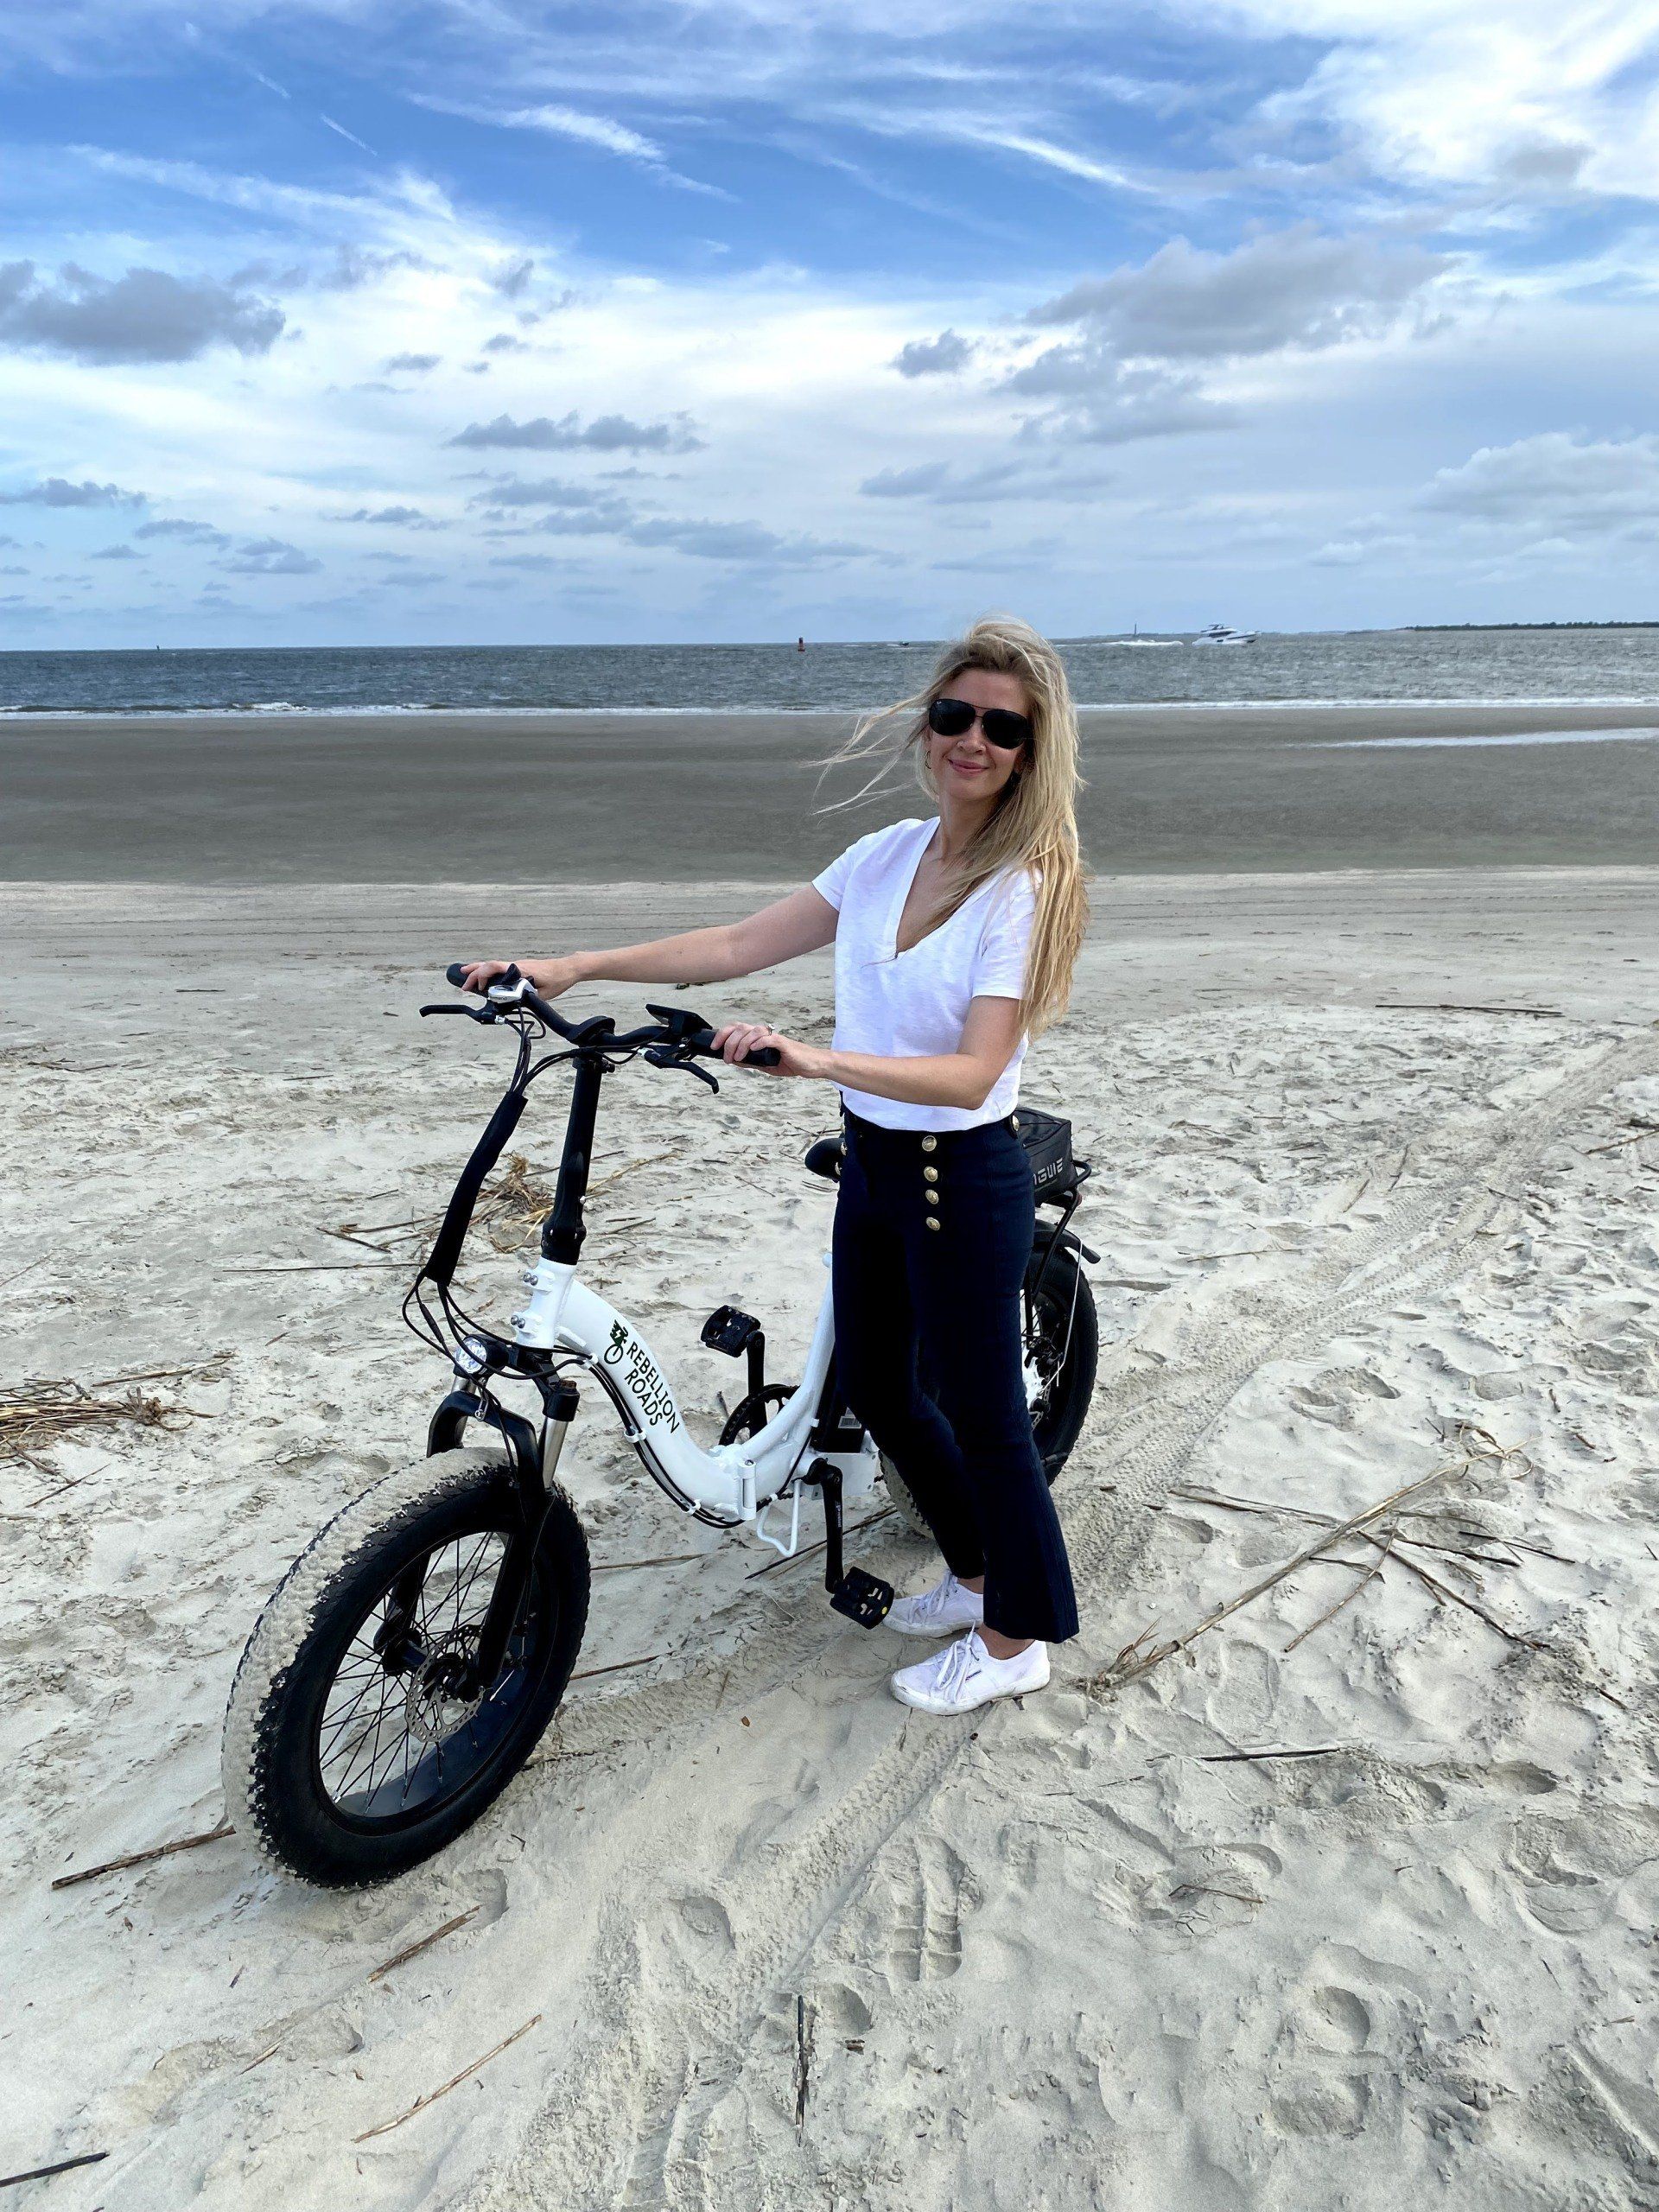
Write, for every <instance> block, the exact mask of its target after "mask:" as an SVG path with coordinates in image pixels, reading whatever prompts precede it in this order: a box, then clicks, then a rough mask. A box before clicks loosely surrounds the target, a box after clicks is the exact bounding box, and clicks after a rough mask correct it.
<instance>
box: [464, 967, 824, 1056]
mask: <svg viewBox="0 0 1659 2212" xmlns="http://www.w3.org/2000/svg"><path fill="white" fill-rule="evenodd" d="M444 974H445V976H447V977H448V980H449V982H452V983H453V984H454V986H455V988H456V989H457V990H461V989H462V988H464V987H465V977H466V975H467V970H466V969H465V968H464V967H463V966H462V964H461V962H460V961H459V960H453V961H451V962H450V963H449V965H448V968H446V969H445V970H444ZM483 995H484V996H485V997H486V999H487V1000H488V1001H489V1003H490V1005H491V1006H492V1007H500V1008H502V1009H504V1010H505V1008H507V1007H524V1009H525V1011H526V1012H527V1013H530V1014H534V1015H535V1017H536V1019H537V1020H538V1021H540V1022H542V1023H543V1024H544V1025H545V1026H546V1027H548V1028H549V1029H551V1030H553V1031H555V1032H556V1034H557V1035H559V1036H561V1037H563V1038H564V1039H566V1041H567V1042H568V1043H570V1044H575V1045H582V1044H591V1045H594V1046H598V1048H599V1049H600V1050H601V1052H636V1051H638V1050H639V1048H640V1047H641V1046H652V1045H658V1046H671V1047H673V1048H675V1049H676V1050H677V1051H678V1052H685V1053H689V1054H690V1055H692V1056H694V1057H697V1056H701V1057H702V1058H708V1059H713V1060H724V1059H725V1058H726V1055H725V1054H724V1052H721V1050H720V1048H719V1047H718V1046H716V1045H715V1042H714V1036H715V1033H714V1031H713V1030H712V1029H702V1028H690V1027H687V1026H685V1022H684V1015H685V1014H686V1012H687V1011H688V1009H685V1008H682V1007H653V1006H649V1005H648V1006H647V1007H646V1008H645V1011H646V1012H647V1013H648V1014H658V1015H659V1016H660V1017H661V1018H660V1020H658V1021H655V1022H653V1023H652V1024H651V1025H650V1026H649V1027H646V1028H643V1029H630V1030H627V1031H625V1032H623V1033H620V1034H619V1033H616V1032H615V1031H612V1030H609V1029H608V1028H607V1029H604V1030H601V1026H600V1024H599V1023H597V1022H594V1021H587V1022H583V1023H582V1024H581V1025H580V1026H578V1025H576V1024H575V1023H572V1022H569V1021H567V1020H565V1019H564V1017H563V1014H558V1013H556V1011H555V1010H554V1008H553V1007H551V1006H550V1004H549V1003H548V1001H546V1000H545V999H544V998H543V997H542V995H541V994H540V993H539V992H538V991H536V990H534V989H532V988H531V982H530V978H529V977H528V976H525V975H523V974H522V973H521V972H520V971H519V969H518V967H517V965H516V964H515V965H511V966H509V967H508V968H507V969H506V971H505V974H503V975H500V976H496V977H495V978H494V979H493V981H492V982H490V983H488V984H487V985H486V988H485V991H484V994H483ZM421 1012H422V1013H423V1014H467V1015H469V1016H470V1017H471V1018H472V1019H473V1020H475V1021H488V1020H493V1018H494V1017H493V1014H480V1013H478V1012H476V1011H475V1010H474V1008H473V1007H466V1006H448V1005H445V1006H423V1007H422V1008H421ZM782 1058H783V1054H782V1053H781V1052H779V1050H778V1048H777V1046H775V1045H762V1046H759V1047H758V1048H757V1049H756V1050H755V1051H753V1052H747V1053H746V1054H745V1055H744V1057H743V1058H742V1059H741V1060H737V1061H733V1062H729V1063H728V1065H732V1066H736V1067H751V1068H775V1067H776V1066H777V1065H779V1062H780V1061H781V1059H782Z"/></svg>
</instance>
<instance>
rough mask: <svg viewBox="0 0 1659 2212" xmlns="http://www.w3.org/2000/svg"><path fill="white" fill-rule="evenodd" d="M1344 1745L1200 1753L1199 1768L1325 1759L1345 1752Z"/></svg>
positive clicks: (1345, 1747)
mask: <svg viewBox="0 0 1659 2212" xmlns="http://www.w3.org/2000/svg"><path fill="white" fill-rule="evenodd" d="M1347 1749H1348V1745H1346V1744H1313V1745H1309V1746H1308V1748H1307V1749H1306V1751H1278V1750H1274V1748H1272V1747H1271V1746H1269V1748H1268V1750H1266V1751H1200V1752H1199V1753H1198V1764H1199V1765H1200V1766H1230V1765H1232V1764H1234V1763H1235V1762H1236V1761H1237V1760H1240V1759H1325V1758H1330V1756H1331V1754H1332V1752H1333V1751H1346V1750H1347Z"/></svg>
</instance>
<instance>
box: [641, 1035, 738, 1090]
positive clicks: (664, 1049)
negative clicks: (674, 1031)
mask: <svg viewBox="0 0 1659 2212" xmlns="http://www.w3.org/2000/svg"><path fill="white" fill-rule="evenodd" d="M644 1057H645V1058H646V1059H648V1060H649V1061H650V1062H651V1065H652V1067H654V1068H683V1069H684V1071H685V1072H686V1074H687V1075H694V1076H696V1078H697V1081H698V1082H699V1083H706V1084H708V1086H709V1090H715V1091H717V1090H719V1089H720V1085H719V1084H717V1083H716V1082H715V1078H714V1077H713V1076H711V1075H710V1074H709V1071H708V1069H707V1068H699V1067H694V1066H693V1065H692V1064H691V1062H690V1060H683V1059H681V1058H680V1057H679V1055H678V1054H677V1052H675V1051H674V1049H673V1047H672V1046H668V1045H647V1046H646V1047H645V1054H644Z"/></svg>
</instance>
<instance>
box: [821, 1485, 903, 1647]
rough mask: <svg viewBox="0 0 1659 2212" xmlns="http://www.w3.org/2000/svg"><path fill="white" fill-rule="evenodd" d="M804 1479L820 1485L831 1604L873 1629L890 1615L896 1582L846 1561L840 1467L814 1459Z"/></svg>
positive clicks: (825, 1577)
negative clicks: (847, 1563) (842, 1543)
mask: <svg viewBox="0 0 1659 2212" xmlns="http://www.w3.org/2000/svg"><path fill="white" fill-rule="evenodd" d="M805 1480H806V1481H808V1482H810V1483H812V1484H815V1485H816V1486H817V1490H818V1491H819V1493H820V1494H821V1496H822V1497H823V1586H824V1588H825V1589H826V1590H827V1591H828V1592H829V1603H830V1604H831V1605H833V1606H834V1607H835V1609H836V1611H837V1612H838V1613H844V1614H845V1615H846V1616H847V1618H848V1619H849V1621H856V1622H857V1623H858V1624H859V1626H860V1627H861V1628H874V1627H876V1626H877V1625H878V1624H880V1622H882V1621H884V1620H886V1618H887V1612H888V1609H889V1608H890V1606H891V1605H892V1604H893V1585H892V1584H891V1583H890V1582H883V1581H882V1580H880V1578H879V1577H878V1576H876V1575H874V1574H867V1573H865V1572H864V1570H863V1568H862V1567H847V1566H846V1565H845V1563H844V1561H843V1559H842V1546H841V1539H842V1506H841V1469H840V1468H839V1467H836V1466H832V1465H830V1463H829V1460H828V1459H815V1460H814V1461H813V1462H812V1465H810V1467H809V1468H808V1469H807V1471H806V1476H805Z"/></svg>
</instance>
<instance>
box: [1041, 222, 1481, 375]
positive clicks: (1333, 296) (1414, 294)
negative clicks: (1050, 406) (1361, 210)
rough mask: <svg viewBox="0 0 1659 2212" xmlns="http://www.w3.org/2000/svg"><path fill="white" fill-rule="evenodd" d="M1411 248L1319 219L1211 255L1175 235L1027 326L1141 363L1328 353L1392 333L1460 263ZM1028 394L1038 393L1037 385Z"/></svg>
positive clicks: (1045, 308)
mask: <svg viewBox="0 0 1659 2212" xmlns="http://www.w3.org/2000/svg"><path fill="white" fill-rule="evenodd" d="M1451 266H1452V257H1451V256H1450V255H1449V254H1443V253H1430V252H1428V251H1426V250H1425V249H1424V248H1423V247H1421V246H1420V245H1414V244H1411V243H1409V242H1404V243H1402V242H1399V241H1394V240H1384V239H1380V238H1365V237H1358V238H1332V237H1327V236H1325V234H1323V233H1322V232H1319V230H1318V229H1317V228H1316V227H1315V226H1314V225H1313V223H1311V222H1306V223H1300V224H1297V225H1295V226H1293V227H1292V228H1290V229H1288V230H1284V231H1276V232H1264V233H1262V235H1261V236H1259V237H1256V238H1247V239H1246V240H1245V241H1244V243H1243V245H1238V246H1236V247H1234V248H1233V250H1232V251H1230V252H1227V253H1214V252H1209V251H1205V250H1204V249H1203V248H1201V247H1198V246H1193V245H1189V244H1188V242H1187V240H1186V239H1185V238H1172V239H1171V240H1170V242H1169V244H1168V245H1164V246H1160V248H1159V250H1158V251H1157V252H1156V253H1154V255H1153V256H1152V257H1151V259H1150V260H1149V261H1147V262H1144V263H1142V264H1141V266H1140V267H1139V268H1124V269H1116V270H1113V271H1112V272H1111V274H1110V275H1109V276H1106V277H1086V278H1084V281H1083V282H1082V283H1078V284H1074V285H1072V286H1071V288H1070V289H1068V290H1066V291H1065V292H1062V293H1060V294H1058V296H1056V297H1055V298H1053V299H1049V300H1045V301H1044V302H1042V303H1041V304H1040V306H1038V307H1035V308H1033V309H1032V310H1031V313H1030V315H1028V316H1027V321H1030V322H1032V323H1034V324H1037V325H1039V326H1042V325H1052V324H1064V323H1080V324H1083V325H1084V326H1086V327H1088V328H1089V329H1090V332H1091V333H1092V334H1093V335H1094V336H1095V338H1096V339H1097V340H1099V341H1100V342H1101V343H1102V344H1103V345H1106V346H1110V347H1111V348H1112V349H1113V350H1114V351H1116V353H1121V354H1124V355H1127V356H1128V357H1130V358H1132V359H1154V360H1166V361H1170V360H1183V361H1193V360H1217V359H1226V358H1229V357H1236V356H1238V355H1241V354H1253V353H1276V352H1278V351H1279V350H1280V349H1281V348H1282V347H1285V346H1305V347H1308V348H1310V349H1318V348H1320V347H1323V346H1339V345H1341V344H1342V343H1344V340H1349V339H1353V338H1373V337H1376V336H1379V335H1381V334H1383V332H1385V331H1387V330H1389V329H1390V328H1392V327H1394V325H1395V323H1396V322H1397V321H1399V319H1400V317H1401V315H1402V313H1403V312H1405V311H1406V310H1408V308H1413V307H1414V306H1415V305H1417V304H1418V303H1419V302H1420V301H1421V296H1422V295H1423V293H1424V292H1425V290H1426V289H1427V288H1428V287H1429V286H1431V285H1432V284H1433V282H1434V280H1435V279H1436V278H1437V277H1440V276H1442V275H1444V274H1445V272H1446V270H1448V269H1449V268H1451ZM1029 388H1030V387H1027V389H1029Z"/></svg>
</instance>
